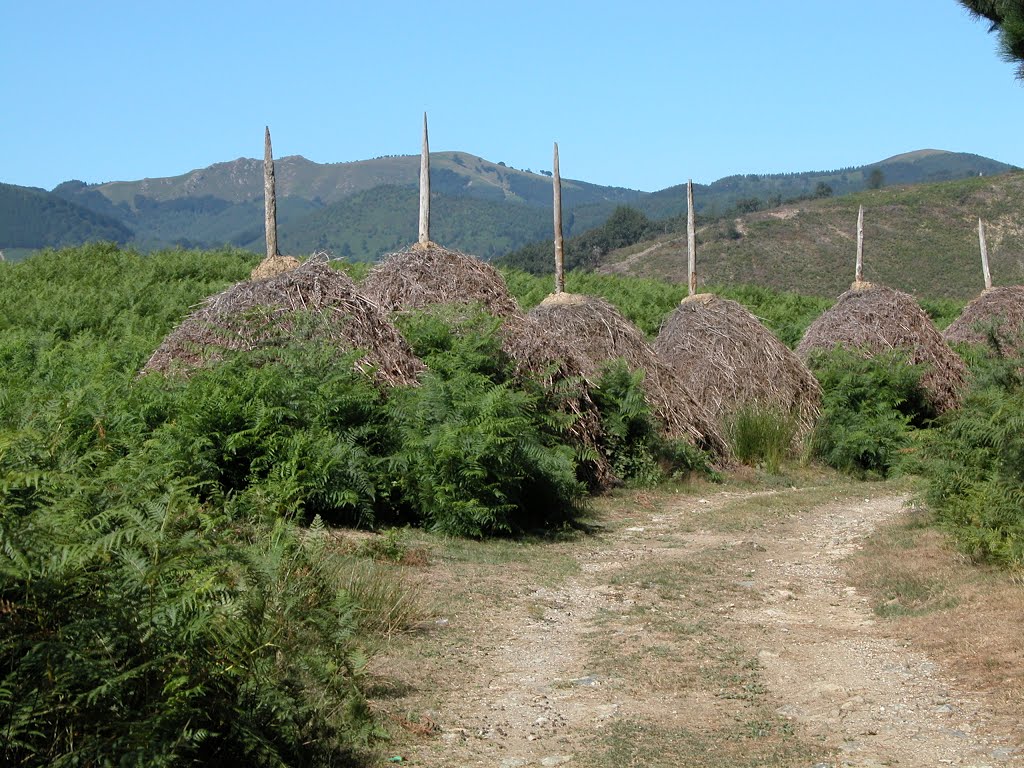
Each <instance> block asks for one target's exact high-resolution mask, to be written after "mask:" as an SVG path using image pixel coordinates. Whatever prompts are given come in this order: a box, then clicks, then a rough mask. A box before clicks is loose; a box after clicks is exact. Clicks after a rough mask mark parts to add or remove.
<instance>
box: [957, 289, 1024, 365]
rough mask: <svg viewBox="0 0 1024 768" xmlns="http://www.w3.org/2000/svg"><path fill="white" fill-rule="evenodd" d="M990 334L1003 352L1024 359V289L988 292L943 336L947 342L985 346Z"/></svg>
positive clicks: (968, 308)
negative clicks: (991, 333) (993, 335)
mask: <svg viewBox="0 0 1024 768" xmlns="http://www.w3.org/2000/svg"><path fill="white" fill-rule="evenodd" d="M989 331H994V333H995V338H996V340H997V341H998V342H999V344H1000V346H1001V347H1002V348H1003V351H1004V352H1005V353H1007V354H1009V355H1011V356H1014V357H1024V285H1008V286H1003V287H997V288H988V289H986V290H985V292H984V293H982V294H981V295H980V296H978V297H977V298H976V299H974V301H972V302H971V303H970V304H968V305H967V306H966V307H964V311H963V312H961V313H960V317H958V318H957V319H956V320H954V321H953V322H952V323H951V324H950V325H949V327H948V328H946V330H945V331H944V332H943V334H942V337H943V338H944V339H945V340H946V341H947V342H963V343H967V344H985V343H987V342H988V334H989Z"/></svg>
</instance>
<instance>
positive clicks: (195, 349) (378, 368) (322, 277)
mask: <svg viewBox="0 0 1024 768" xmlns="http://www.w3.org/2000/svg"><path fill="white" fill-rule="evenodd" d="M307 321H308V322H307ZM298 329H301V332H302V333H303V334H308V335H310V336H312V337H315V338H316V339H318V340H321V341H326V342H329V343H332V344H334V345H336V346H337V348H338V349H339V351H342V352H349V351H352V350H360V351H363V352H365V355H364V356H363V357H362V358H361V359H360V360H359V363H358V366H359V367H360V368H361V369H364V370H365V369H366V368H369V369H371V370H372V372H373V376H374V377H375V379H376V380H377V381H378V382H380V383H382V384H386V385H391V386H400V385H412V384H415V383H416V377H417V375H418V374H420V373H421V372H422V371H423V370H424V366H423V363H421V362H420V361H419V360H418V359H417V358H416V357H415V356H414V355H413V354H412V352H411V350H410V349H409V345H408V344H407V343H406V342H405V339H403V338H402V336H401V334H399V333H398V330H397V329H396V328H395V326H394V325H393V324H392V323H391V321H390V320H389V319H388V318H387V316H386V315H385V314H384V313H383V312H381V310H380V309H379V308H378V307H377V306H376V305H375V304H374V303H373V302H371V301H370V300H369V299H367V298H366V297H364V296H363V295H361V294H360V293H359V292H358V290H356V285H355V283H354V282H353V281H352V279H351V278H350V277H349V276H348V275H346V274H344V273H343V272H339V271H337V270H335V269H332V268H331V266H330V265H329V264H328V263H327V261H326V259H322V258H321V259H310V260H309V261H307V262H306V263H305V264H302V265H300V266H298V267H296V268H294V269H291V270H289V271H287V272H282V273H280V274H277V275H274V276H273V277H268V278H264V279H260V280H246V281H244V282H241V283H237V284H235V285H233V286H231V287H230V288H228V289H227V290H226V291H224V292H222V293H218V294H216V295H215V296H211V297H209V298H208V299H206V301H204V302H203V304H202V305H200V306H199V308H198V309H196V310H195V311H194V312H192V313H191V314H190V315H189V316H188V317H186V318H185V319H184V320H183V321H182V322H181V324H180V325H178V327H177V328H175V329H174V330H173V331H172V332H171V333H170V334H169V335H168V336H167V337H166V338H165V339H164V340H163V342H162V343H161V344H160V346H159V347H158V348H157V350H156V351H155V352H154V353H153V355H152V357H150V359H149V362H147V363H146V365H145V366H144V368H143V369H142V373H148V372H151V371H157V372H162V373H165V372H169V371H172V370H179V371H183V372H187V371H189V370H191V369H194V368H196V367H198V366H201V365H203V364H205V363H208V362H213V361H216V360H218V359H220V358H221V357H223V353H224V352H225V351H228V350H255V349H259V348H262V347H269V346H275V345H278V344H280V343H281V342H282V341H283V340H285V339H288V338H290V337H291V335H292V334H293V333H294V332H296V331H297V330H298Z"/></svg>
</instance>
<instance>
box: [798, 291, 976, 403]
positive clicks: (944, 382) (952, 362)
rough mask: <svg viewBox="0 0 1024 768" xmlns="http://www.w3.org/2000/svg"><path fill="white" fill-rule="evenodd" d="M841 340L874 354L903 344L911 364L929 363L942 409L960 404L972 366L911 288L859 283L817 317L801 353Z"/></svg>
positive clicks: (930, 390)
mask: <svg viewBox="0 0 1024 768" xmlns="http://www.w3.org/2000/svg"><path fill="white" fill-rule="evenodd" d="M836 346H840V347H845V348H848V349H855V350H856V349H859V350H863V351H864V352H866V353H867V354H868V355H871V354H878V353H883V352H888V351H890V350H893V349H899V350H902V351H903V352H904V353H905V354H906V355H907V360H908V362H910V363H911V364H914V365H916V364H921V363H923V364H925V366H926V371H925V373H924V375H923V376H922V378H921V385H922V387H923V388H924V390H925V391H926V393H927V394H928V395H929V397H930V399H931V403H932V406H933V407H934V408H935V409H936V410H937V411H939V412H942V411H945V410H948V409H950V408H955V407H956V406H958V405H959V404H960V393H961V390H962V388H963V386H964V382H965V380H966V376H967V367H966V366H965V365H964V362H963V360H961V359H960V357H959V356H958V355H957V354H956V353H955V352H954V351H953V350H952V349H950V348H949V347H948V346H947V345H946V344H945V342H944V341H943V340H942V335H941V334H940V333H939V332H938V330H936V328H935V326H934V325H933V324H932V321H931V320H930V319H929V318H928V315H926V314H925V313H924V310H922V309H921V307H920V306H919V305H918V303H917V302H916V301H915V300H914V298H913V297H912V296H910V295H909V294H906V293H903V292H902V291H897V290H894V289H892V288H887V287H885V286H882V285H873V284H871V283H854V284H853V287H852V288H850V290H848V291H847V292H846V293H844V294H843V295H842V296H840V297H839V299H838V301H836V303H835V305H834V306H833V307H832V308H831V309H829V310H828V311H826V312H825V313H823V314H822V315H821V316H820V317H819V318H818V319H817V320H815V321H814V322H813V323H811V325H810V327H809V328H808V329H807V331H806V333H805V334H804V337H803V339H802V340H801V341H800V344H799V346H797V348H796V353H797V354H798V355H799V356H800V357H801V358H803V359H804V360H807V359H808V358H809V357H810V355H811V353H812V352H814V351H815V350H818V349H832V348H833V347H836Z"/></svg>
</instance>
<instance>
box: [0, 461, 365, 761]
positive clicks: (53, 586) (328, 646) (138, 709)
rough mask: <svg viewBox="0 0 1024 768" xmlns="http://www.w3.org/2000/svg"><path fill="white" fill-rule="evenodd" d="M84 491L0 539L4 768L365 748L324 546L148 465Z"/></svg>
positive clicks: (344, 614)
mask: <svg viewBox="0 0 1024 768" xmlns="http://www.w3.org/2000/svg"><path fill="white" fill-rule="evenodd" d="M3 477H4V483H3V487H4V488H5V489H7V490H8V492H9V490H10V489H12V488H15V489H17V488H18V487H21V488H24V487H25V483H24V480H25V478H24V476H21V477H19V476H18V475H17V473H12V472H11V471H10V469H9V468H8V469H6V470H5V471H4V474H3ZM47 480H55V478H48V477H43V478H37V479H36V480H35V481H34V482H32V483H30V485H33V486H36V487H43V486H44V485H45V484H46V481H47ZM12 481H13V482H12ZM79 483H80V485H81V486H82V487H81V489H68V490H71V491H72V492H71V493H70V494H69V495H64V494H63V493H62V494H51V493H39V494H36V495H35V497H34V498H29V499H25V498H22V500H21V503H16V504H15V505H14V506H15V508H16V512H15V513H14V514H10V513H8V514H5V515H4V518H3V522H2V525H0V542H2V552H3V556H2V558H0V573H2V581H0V606H3V612H4V613H5V616H4V621H3V622H0V670H2V671H3V672H2V674H3V677H2V680H0V720H2V721H3V722H4V723H5V724H6V725H5V734H4V736H5V738H4V739H3V740H2V742H0V756H2V760H3V762H4V764H5V765H54V766H60V765H107V764H112V763H117V764H121V765H179V764H184V763H197V762H198V763H204V764H252V765H260V766H278V765H281V766H283V765H324V764H331V763H332V762H334V763H338V762H340V761H341V760H342V759H343V758H344V756H345V755H346V754H347V753H348V751H349V750H350V749H351V748H352V747H353V746H354V745H356V744H358V743H360V742H361V741H365V740H366V739H367V738H368V737H369V736H370V735H371V733H372V728H373V726H372V723H371V721H370V719H369V717H368V716H367V712H366V708H365V703H364V702H363V699H362V696H361V694H360V693H359V687H358V679H359V670H360V669H361V666H362V664H363V661H364V660H363V658H362V656H361V654H360V652H359V650H358V647H357V645H356V643H355V642H354V628H355V622H354V620H353V618H352V613H353V610H354V607H353V604H352V601H351V600H350V599H349V598H348V596H347V595H346V593H345V592H344V591H341V590H339V589H338V586H337V584H336V581H335V578H336V576H335V574H336V571H337V564H336V563H335V562H334V558H333V557H332V555H331V553H330V552H329V550H328V549H327V548H326V547H325V546H323V545H322V544H320V543H318V542H317V541H316V540H312V539H310V538H309V537H303V536H301V535H300V534H299V532H298V531H297V529H296V528H295V526H294V524H293V523H290V522H288V521H285V520H283V519H282V520H278V521H277V522H276V523H275V524H274V525H273V526H272V527H268V526H266V525H264V524H261V523H258V522H256V523H248V522H242V521H233V520H230V519H227V518H226V517H224V516H218V515H213V514H210V510H209V509H208V508H205V507H201V506H199V505H197V504H196V502H195V500H194V498H193V497H192V495H191V494H190V493H189V489H188V488H187V486H186V485H185V484H184V483H181V482H178V481H168V480H167V477H166V474H165V468H163V467H160V466H157V465H153V464H150V463H148V462H145V461H137V460H134V459H125V460H122V461H119V462H116V463H114V464H112V465H111V466H109V467H107V468H106V469H105V470H103V471H101V472H100V473H99V475H98V476H97V477H96V478H95V479H94V480H93V481H92V482H90V481H88V480H86V479H80V480H79ZM62 490H63V489H62ZM5 495H6V493H5ZM8 501H9V498H5V499H4V502H5V508H7V509H10V507H7V505H6V502H8ZM31 507H34V508H31Z"/></svg>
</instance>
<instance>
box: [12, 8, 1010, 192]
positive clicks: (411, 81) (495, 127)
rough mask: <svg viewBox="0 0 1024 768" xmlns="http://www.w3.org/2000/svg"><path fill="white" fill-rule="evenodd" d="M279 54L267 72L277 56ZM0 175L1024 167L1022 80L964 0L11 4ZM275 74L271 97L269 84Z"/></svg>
mask: <svg viewBox="0 0 1024 768" xmlns="http://www.w3.org/2000/svg"><path fill="white" fill-rule="evenodd" d="M267 56H269V61H266V60H265V57H267ZM0 72H2V73H3V74H2V75H0V103H2V104H3V118H2V120H0V181H2V182H6V183H11V184H21V185H27V186H38V187H44V188H46V189H50V188H52V187H53V186H55V185H56V184H58V183H60V182H61V181H65V180H68V179H80V180H83V181H87V182H103V181H113V180H129V179H140V178H144V177H160V176H174V175H178V174H182V173H186V172H188V171H190V170H192V169H195V168H202V167H205V166H207V165H210V164H212V163H214V162H220V161H226V160H233V159H235V158H237V157H260V156H262V140H263V127H264V125H269V126H270V128H271V131H272V133H273V138H274V151H275V155H276V156H278V157H283V156H285V155H292V154H297V155H304V156H305V157H307V158H309V159H311V160H315V161H317V162H321V163H323V162H342V161H351V160H362V159H366V158H370V157H375V156H378V155H389V154H415V153H417V152H418V151H419V141H420V135H419V132H420V123H421V119H422V113H423V112H424V111H426V112H427V113H428V114H429V120H430V140H431V149H433V150H435V151H440V150H461V151H465V152H470V153H473V154H476V155H481V156H483V157H485V158H487V159H488V160H492V161H494V162H498V161H504V162H506V163H507V164H509V165H512V166H515V167H517V168H531V169H533V170H535V171H536V170H540V169H550V167H551V148H552V142H554V141H557V142H558V143H559V152H560V157H561V170H562V175H563V176H565V177H568V178H577V179H584V180H586V181H591V182H594V183H598V184H608V185H616V186H624V187H631V188H634V189H643V190H647V191H653V190H656V189H661V188H664V187H667V186H671V185H673V184H677V183H681V182H684V181H685V180H686V179H687V178H692V179H693V180H694V181H697V182H701V183H710V182H711V181H714V180H716V179H718V178H721V177H723V176H728V175H730V174H734V173H773V172H795V171H809V170H828V169H833V168H839V167H845V166H854V165H862V164H866V163H871V162H874V161H877V160H881V159H884V158H886V157H889V156H891V155H895V154H899V153H902V152H907V151H911V150H916V149H924V148H933V149H946V150H952V151H961V152H974V153H977V154H980V155H986V156H988V157H992V158H995V159H997V160H1002V161H1004V162H1008V163H1013V164H1015V165H1021V166H1024V138H1022V136H1024V130H1022V127H1024V87H1022V85H1021V84H1020V83H1019V82H1018V81H1017V80H1015V78H1014V67H1013V66H1012V65H1011V64H1009V63H1006V62H1004V61H1002V60H1001V59H1000V58H999V56H998V54H997V52H996V40H995V36H994V35H991V34H989V33H988V28H987V25H986V24H984V23H982V22H977V21H974V20H972V19H971V18H970V17H969V16H968V15H967V13H966V11H964V10H963V9H962V8H961V6H960V5H959V4H958V3H957V2H956V1H955V0H860V2H856V3H849V2H835V1H834V0H733V2H728V3H715V2H707V0H705V1H704V2H699V3H698V2H690V1H689V0H674V2H660V1H655V0H650V1H645V0H633V1H632V2H621V1H620V2H616V3H604V2H597V1H594V0H592V1H591V2H575V1H572V0H569V1H562V2H559V1H558V0H547V1H546V2H534V1H533V0H518V1H517V2H515V3H489V2H485V1H481V0H475V1H474V2H462V1H461V0H460V1H458V2H455V1H452V2H446V1H445V0H434V1H433V2H426V1H425V0H420V1H419V2H406V1H405V0H401V1H399V0H375V1H373V2H365V0H364V1H363V2H345V1H344V0H342V1H341V2H303V1H302V0H293V1H292V2H290V3H284V2H275V3H269V2H262V1H261V0H260V1H257V0H252V1H250V2H231V1H226V0H221V1H218V0H206V1H205V2H192V1H191V0H177V1H176V2H174V3H170V2H152V3H151V2H139V0H133V2H120V0H106V1H104V0H94V1H93V2H81V0H78V1H77V2H55V1H53V0H33V2H16V1H15V0H0ZM264 81H265V82H266V89H265V90H264V85H263V83H264Z"/></svg>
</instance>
